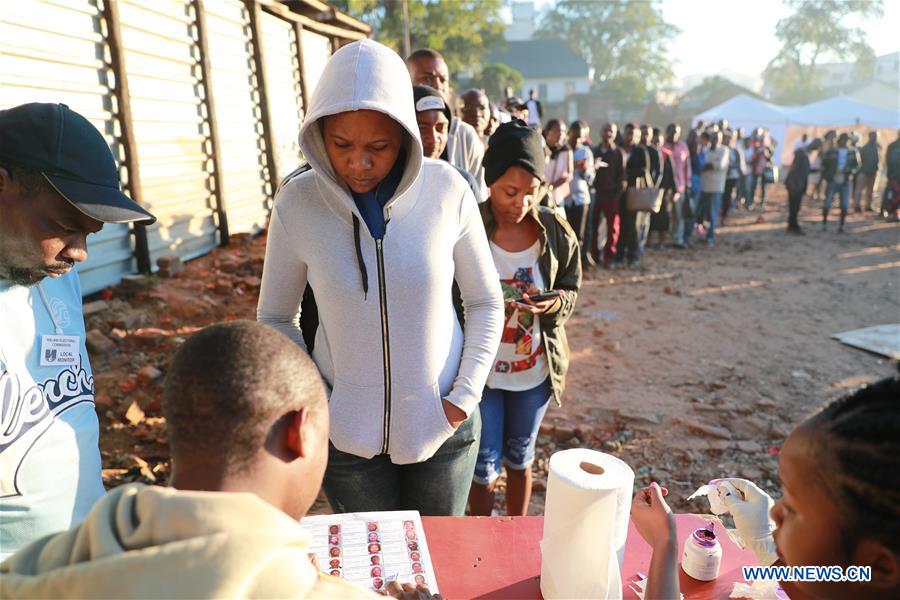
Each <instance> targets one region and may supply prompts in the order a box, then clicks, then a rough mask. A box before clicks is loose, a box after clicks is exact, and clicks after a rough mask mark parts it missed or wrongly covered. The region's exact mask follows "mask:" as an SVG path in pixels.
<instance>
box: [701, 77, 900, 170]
mask: <svg viewBox="0 0 900 600" xmlns="http://www.w3.org/2000/svg"><path fill="white" fill-rule="evenodd" d="M696 118H697V119H700V120H702V121H705V122H709V121H717V120H719V119H727V120H728V123H729V125H730V126H731V127H732V128H738V127H743V128H744V129H745V130H747V131H750V130H753V129H755V128H757V127H765V128H766V129H768V130H769V133H770V134H771V136H772V139H773V140H774V141H775V143H776V156H780V158H781V161H780V162H781V163H782V164H789V163H790V162H791V160H792V159H793V155H794V152H793V150H794V149H793V144H792V143H790V142H791V140H793V139H797V138H799V136H800V134H801V133H802V131H803V130H804V129H810V128H826V127H828V128H831V127H833V128H838V127H869V128H874V129H900V111H893V110H887V109H884V108H880V107H878V106H873V105H871V104H866V103H865V102H861V101H859V100H857V99H855V98H850V97H848V96H837V97H834V98H829V99H827V100H820V101H819V102H813V103H811V104H805V105H802V106H779V105H777V104H772V103H770V102H765V101H764V100H759V99H757V98H754V97H753V96H750V95H747V94H739V95H737V96H735V97H733V98H730V99H729V100H726V101H725V102H723V103H722V104H719V105H718V106H714V107H712V108H710V109H709V110H707V111H704V112H703V113H701V114H699V115H697V117H696ZM789 130H790V131H789ZM779 151H780V154H778V152H779Z"/></svg>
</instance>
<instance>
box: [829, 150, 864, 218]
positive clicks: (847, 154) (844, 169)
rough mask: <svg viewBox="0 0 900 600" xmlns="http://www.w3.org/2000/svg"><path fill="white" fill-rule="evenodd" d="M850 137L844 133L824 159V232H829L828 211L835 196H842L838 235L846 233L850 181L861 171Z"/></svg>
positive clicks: (857, 155)
mask: <svg viewBox="0 0 900 600" xmlns="http://www.w3.org/2000/svg"><path fill="white" fill-rule="evenodd" d="M848 141H850V136H849V135H847V134H846V133H842V134H841V135H840V136H839V137H838V141H837V146H836V147H834V148H832V149H831V150H829V151H828V152H826V153H825V158H823V159H822V179H824V180H825V181H826V182H827V185H828V187H827V188H825V203H824V205H823V206H822V231H828V211H829V210H830V209H831V203H832V201H833V200H834V195H835V194H840V199H841V221H840V226H839V227H838V233H844V221H845V220H846V219H847V211H848V209H849V208H850V179H851V178H852V177H853V174H854V173H856V171H857V170H858V169H859V153H858V152H857V151H856V149H854V148H849V147H848V146H847V142H848Z"/></svg>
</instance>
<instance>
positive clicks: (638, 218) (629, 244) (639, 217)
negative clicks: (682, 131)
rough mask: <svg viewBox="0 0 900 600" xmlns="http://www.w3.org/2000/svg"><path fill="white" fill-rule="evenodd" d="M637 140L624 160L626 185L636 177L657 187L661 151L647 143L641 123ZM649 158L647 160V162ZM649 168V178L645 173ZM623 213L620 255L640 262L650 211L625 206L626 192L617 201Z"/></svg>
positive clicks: (631, 184)
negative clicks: (634, 209) (629, 208)
mask: <svg viewBox="0 0 900 600" xmlns="http://www.w3.org/2000/svg"><path fill="white" fill-rule="evenodd" d="M640 134H641V137H640V140H639V142H638V143H637V145H635V146H634V149H633V150H632V152H631V155H630V156H629V157H628V161H626V163H625V179H626V181H627V182H628V187H637V182H638V180H641V181H642V182H643V183H642V185H644V186H647V187H659V184H660V183H661V181H662V154H661V153H660V151H659V150H658V149H657V148H654V147H653V146H651V145H650V127H648V126H647V125H641V129H640ZM648 161H649V162H648ZM648 171H649V175H650V180H649V181H648V180H647V178H646V176H647V172H648ZM620 210H621V213H622V251H621V252H619V257H618V258H619V259H624V260H626V261H627V264H628V265H636V264H637V263H639V262H640V259H641V255H642V254H643V253H644V244H645V243H646V241H647V234H648V230H649V227H650V213H649V212H647V211H632V210H628V203H627V199H626V196H624V195H623V197H622V203H621V205H620Z"/></svg>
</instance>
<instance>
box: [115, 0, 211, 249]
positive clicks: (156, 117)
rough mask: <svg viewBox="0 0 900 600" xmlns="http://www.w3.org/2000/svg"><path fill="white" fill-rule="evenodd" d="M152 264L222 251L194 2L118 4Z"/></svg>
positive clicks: (122, 0) (126, 0)
mask: <svg viewBox="0 0 900 600" xmlns="http://www.w3.org/2000/svg"><path fill="white" fill-rule="evenodd" d="M118 8H119V16H120V19H121V31H122V45H123V49H124V59H125V64H126V70H127V77H128V85H129V88H130V93H131V114H132V120H133V123H132V127H133V131H134V137H135V141H136V146H137V156H138V159H139V162H140V168H141V184H142V187H143V190H142V197H143V200H144V202H145V204H146V205H147V208H148V209H149V210H150V211H151V212H152V213H153V214H154V215H156V217H157V219H158V221H157V223H156V224H155V225H152V226H150V227H148V228H147V237H148V243H149V250H150V259H151V263H152V264H154V265H155V263H156V259H157V258H158V257H160V256H163V255H166V254H173V253H174V254H178V255H179V256H181V257H182V258H185V259H187V258H193V257H195V256H199V255H201V254H205V253H206V252H209V251H210V250H211V249H212V248H214V247H215V246H216V245H217V241H218V239H217V229H216V227H217V225H216V221H215V198H214V195H213V193H212V189H213V182H212V164H211V163H212V161H211V157H210V154H211V144H210V140H209V137H208V131H209V128H208V124H207V122H206V114H205V113H206V106H205V103H204V102H203V98H202V96H201V92H200V89H201V81H200V78H201V73H200V65H199V62H198V57H199V50H198V48H197V40H196V25H195V15H194V14H193V8H192V6H191V4H190V2H189V1H188V0H119V1H118Z"/></svg>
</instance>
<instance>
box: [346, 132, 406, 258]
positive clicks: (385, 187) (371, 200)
mask: <svg viewBox="0 0 900 600" xmlns="http://www.w3.org/2000/svg"><path fill="white" fill-rule="evenodd" d="M405 166H406V150H404V149H403V148H401V149H400V154H398V155H397V160H396V161H394V166H393V167H391V170H390V172H389V173H388V174H387V176H386V177H385V178H384V179H382V180H381V181H380V182H379V183H378V185H377V186H375V188H374V189H372V190H369V191H368V192H363V193H361V194H357V193H356V192H354V191H352V190H351V191H350V193H351V194H352V195H353V201H354V202H355V203H356V208H358V209H359V212H360V214H361V215H362V218H363V221H364V222H365V223H366V227H368V228H369V233H371V234H372V237H373V238H375V239H376V240H377V239H381V238H383V237H384V229H385V220H384V205H385V204H387V203H388V201H389V200H390V199H391V198H393V197H394V192H396V191H397V186H399V185H400V178H401V177H403V168H404V167H405Z"/></svg>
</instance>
